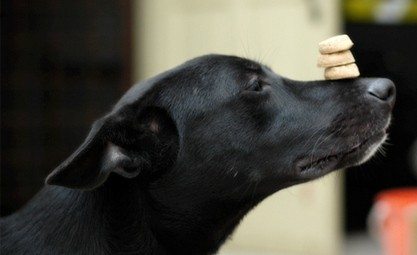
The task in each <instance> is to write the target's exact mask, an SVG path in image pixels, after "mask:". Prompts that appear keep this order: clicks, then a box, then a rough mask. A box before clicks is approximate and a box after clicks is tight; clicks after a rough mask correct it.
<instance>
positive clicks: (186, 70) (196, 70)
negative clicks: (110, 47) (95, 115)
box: [113, 54, 267, 111]
mask: <svg viewBox="0 0 417 255" xmlns="http://www.w3.org/2000/svg"><path fill="white" fill-rule="evenodd" d="M263 68H265V66H263V65H261V64H259V63H257V62H255V61H252V60H249V59H245V58H241V57H237V56H229V55H216V54H210V55H205V56H201V57H197V58H194V59H192V60H189V61H187V62H185V63H183V64H182V65H179V66H177V67H175V68H172V69H170V70H168V71H165V72H163V73H161V74H159V75H156V76H154V77H152V78H150V79H147V80H144V81H142V82H140V83H138V84H136V85H134V86H133V87H131V88H130V89H129V90H128V91H127V92H126V93H125V94H124V95H123V96H122V98H121V99H120V100H119V101H118V103H117V104H116V105H115V107H114V109H113V110H116V111H117V110H118V109H120V108H122V107H123V106H125V105H131V104H135V103H137V102H138V101H140V100H143V98H145V97H146V95H148V94H152V92H154V93H155V94H175V95H176V96H177V97H178V96H179V95H180V94H181V93H178V91H179V90H183V91H184V90H186V91H190V90H191V91H193V92H194V96H198V95H196V92H197V91H210V92H213V93H214V92H217V94H219V95H227V94H228V93H229V92H230V91H228V90H230V89H232V88H231V86H230V85H231V84H232V83H231V82H228V81H230V80H233V79H235V78H236V77H239V75H241V74H244V73H246V72H248V71H251V72H258V71H261V70H262V69H263ZM266 68H267V67H266ZM172 90H177V92H176V93H172ZM182 94H184V93H182ZM213 96H214V95H213ZM188 97H189V96H188ZM205 97H207V95H205Z"/></svg>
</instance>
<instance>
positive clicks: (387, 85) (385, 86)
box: [367, 78, 395, 105]
mask: <svg viewBox="0 0 417 255" xmlns="http://www.w3.org/2000/svg"><path fill="white" fill-rule="evenodd" d="M367 93H368V96H370V97H372V98H376V99H377V100H378V101H380V102H384V103H388V104H390V105H392V104H393V103H394V101H395V85H394V83H393V82H392V81H391V80H389V79H385V78H378V79H375V80H373V81H371V82H370V83H369V84H368V85H367Z"/></svg>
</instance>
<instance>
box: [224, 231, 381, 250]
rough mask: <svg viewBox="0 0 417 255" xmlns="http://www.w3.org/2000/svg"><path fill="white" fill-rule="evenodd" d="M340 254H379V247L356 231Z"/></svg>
mask: <svg viewBox="0 0 417 255" xmlns="http://www.w3.org/2000/svg"><path fill="white" fill-rule="evenodd" d="M340 254H341V255H380V254H382V252H381V249H380V248H379V247H378V243H377V242H376V241H375V240H373V239H372V238H371V237H370V236H369V235H368V234H367V233H365V232H357V233H354V234H351V235H348V236H347V237H346V239H345V241H344V245H343V250H342V252H341V253H340ZM220 255H301V254H299V253H287V252H282V253H275V252H260V251H244V250H232V251H231V250H226V251H224V252H221V253H220Z"/></svg>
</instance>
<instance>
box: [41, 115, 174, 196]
mask: <svg viewBox="0 0 417 255" xmlns="http://www.w3.org/2000/svg"><path fill="white" fill-rule="evenodd" d="M120 115H121V114H115V116H113V115H109V116H106V117H104V118H102V119H100V120H98V121H96V122H95V123H94V124H93V126H92V129H91V131H90V133H89V134H88V136H87V138H86V139H85V141H84V142H83V143H82V144H81V146H80V147H79V148H78V149H77V150H76V151H75V152H74V153H73V154H72V155H71V156H70V157H69V158H68V159H67V160H65V161H64V162H63V163H61V165H59V166H58V167H57V168H56V169H54V170H53V171H52V173H50V174H49V176H48V177H47V179H46V183H47V184H51V185H59V186H64V187H69V188H78V189H94V188H96V187H98V186H100V185H101V184H103V183H104V182H105V181H106V179H107V178H108V176H109V175H110V173H112V172H113V173H116V174H119V175H121V176H123V177H126V178H134V177H136V176H137V175H139V174H140V173H141V172H142V171H145V170H146V169H149V168H151V167H152V168H153V167H154V166H151V163H152V161H153V160H154V155H162V154H165V152H169V150H171V149H174V150H176V148H174V147H175V146H173V145H174V144H176V142H177V140H176V139H177V132H176V128H175V125H174V124H173V121H172V120H171V119H170V118H169V116H168V115H167V113H166V112H163V111H161V110H159V109H147V110H145V111H142V113H141V114H140V115H139V116H135V117H132V115H134V114H131V113H129V114H122V116H124V117H121V116H120ZM127 116H129V117H127Z"/></svg>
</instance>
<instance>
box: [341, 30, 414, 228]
mask: <svg viewBox="0 0 417 255" xmlns="http://www.w3.org/2000/svg"><path fill="white" fill-rule="evenodd" d="M346 33H347V34H349V36H350V37H351V38H352V40H353V41H354V42H355V45H354V47H353V53H354V55H355V58H356V60H357V64H358V66H359V69H360V70H361V76H364V77H365V76H368V77H372V76H378V77H387V78H390V79H392V80H393V81H394V82H395V84H396V86H397V101H396V106H395V109H394V117H393V121H392V125H391V128H390V136H389V140H388V143H387V144H386V145H385V146H384V147H385V149H384V151H385V152H384V153H381V154H379V155H377V156H375V157H374V158H373V159H371V160H370V162H368V163H366V164H365V165H362V166H360V167H356V168H353V169H349V170H348V171H346V182H345V184H346V187H345V196H346V199H345V201H346V206H345V208H346V229H347V230H348V231H355V230H363V229H365V227H366V218H367V216H368V213H369V210H370V208H371V206H372V203H373V202H374V198H375V195H376V194H377V193H378V192H380V191H382V190H386V189H391V188H395V187H404V186H405V187H406V186H416V185H417V176H416V175H415V174H413V171H417V170H412V163H411V160H410V159H411V154H410V153H411V147H412V143H413V142H415V141H416V139H417V24H415V25H376V24H354V23H347V24H346ZM382 154H384V155H382Z"/></svg>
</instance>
